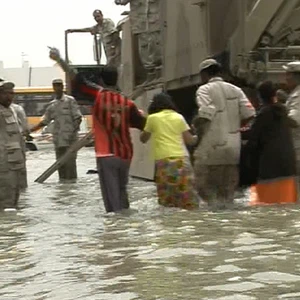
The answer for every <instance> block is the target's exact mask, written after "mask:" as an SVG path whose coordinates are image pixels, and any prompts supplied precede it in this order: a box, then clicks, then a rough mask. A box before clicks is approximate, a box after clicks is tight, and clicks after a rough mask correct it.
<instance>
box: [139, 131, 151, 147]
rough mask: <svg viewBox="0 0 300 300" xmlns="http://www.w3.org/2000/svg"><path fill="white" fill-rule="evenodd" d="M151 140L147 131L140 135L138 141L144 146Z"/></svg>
mask: <svg viewBox="0 0 300 300" xmlns="http://www.w3.org/2000/svg"><path fill="white" fill-rule="evenodd" d="M150 138H151V133H150V132H147V131H143V132H142V133H141V135H140V141H141V142H142V143H143V144H145V143H147V142H148V141H149V140H150Z"/></svg>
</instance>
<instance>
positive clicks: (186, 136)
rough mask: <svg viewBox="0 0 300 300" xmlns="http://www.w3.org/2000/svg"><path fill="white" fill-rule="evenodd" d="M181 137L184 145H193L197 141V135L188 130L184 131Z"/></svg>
mask: <svg viewBox="0 0 300 300" xmlns="http://www.w3.org/2000/svg"><path fill="white" fill-rule="evenodd" d="M182 137H183V140H184V142H185V144H186V145H189V146H195V145H196V144H197V143H198V136H197V135H192V134H191V133H190V132H189V130H187V131H184V132H183V133H182Z"/></svg>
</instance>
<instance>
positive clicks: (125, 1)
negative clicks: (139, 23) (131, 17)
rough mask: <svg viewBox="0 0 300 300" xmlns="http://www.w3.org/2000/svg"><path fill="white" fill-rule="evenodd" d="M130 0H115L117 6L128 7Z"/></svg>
mask: <svg viewBox="0 0 300 300" xmlns="http://www.w3.org/2000/svg"><path fill="white" fill-rule="evenodd" d="M129 2H130V0H115V4H117V5H127V4H128V3H129Z"/></svg>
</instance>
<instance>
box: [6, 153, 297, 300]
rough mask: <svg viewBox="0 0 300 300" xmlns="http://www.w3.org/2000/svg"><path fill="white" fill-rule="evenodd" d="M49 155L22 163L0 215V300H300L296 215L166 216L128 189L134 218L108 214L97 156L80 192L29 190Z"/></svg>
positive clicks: (50, 186) (144, 194) (86, 162)
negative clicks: (20, 177)
mask: <svg viewBox="0 0 300 300" xmlns="http://www.w3.org/2000/svg"><path fill="white" fill-rule="evenodd" d="M52 155H53V154H52V153H51V152H49V151H43V152H36V153H29V154H28V170H29V181H30V188H29V189H28V192H27V193H26V194H25V195H24V196H23V197H22V199H21V201H20V204H21V210H20V211H18V212H17V213H12V212H6V213H2V214H0V238H1V241H0V263H1V269H0V299H1V300H6V299H8V300H13V299H21V300H46V299H47V300H76V299H80V300H102V299H103V300H107V299H109V300H110V299H112V300H118V299H120V300H131V299H141V300H148V299H149V300H150V299H160V300H177V299H187V300H192V299H197V300H198V299H204V300H207V299H219V300H221V299H222V300H231V299H237V300H252V299H300V213H299V208H298V207H293V206H292V207H281V208H259V209H251V210H249V209H239V210H234V211H226V212H216V213H213V212H207V211H202V212H185V211H180V210H170V209H162V208H159V207H158V205H157V202H156V199H155V190H154V187H153V185H152V184H151V183H146V182H142V181H137V180H132V181H131V185H130V193H131V199H132V202H131V203H132V209H133V211H132V212H131V213H130V214H129V213H127V214H123V215H106V214H105V213H104V210H103V205H102V202H101V195H100V191H99V185H98V179H97V175H86V170H87V169H88V168H93V167H94V165H95V160H94V153H93V150H92V149H85V150H83V151H82V152H80V154H79V175H80V179H79V181H78V184H77V185H76V184H58V183H57V176H56V175H55V176H53V177H51V178H50V179H49V180H48V181H46V183H45V184H43V185H40V184H35V183H32V182H33V181H34V179H35V178H36V177H37V176H38V175H40V173H41V172H42V171H44V170H45V169H46V168H47V167H48V166H49V165H50V164H51V162H52V160H53V156H52Z"/></svg>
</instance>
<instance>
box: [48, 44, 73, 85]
mask: <svg viewBox="0 0 300 300" xmlns="http://www.w3.org/2000/svg"><path fill="white" fill-rule="evenodd" d="M49 48H50V47H49ZM49 56H50V58H51V59H52V60H54V61H56V62H57V63H58V64H59V65H60V67H61V68H62V69H63V70H64V71H65V72H66V73H67V74H68V75H69V76H70V79H71V80H73V79H74V78H75V76H76V75H77V73H76V71H75V70H74V69H73V68H71V67H70V65H69V64H68V63H67V62H66V61H65V60H64V59H63V58H62V57H61V56H60V52H59V50H58V49H56V48H50V53H49Z"/></svg>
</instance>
